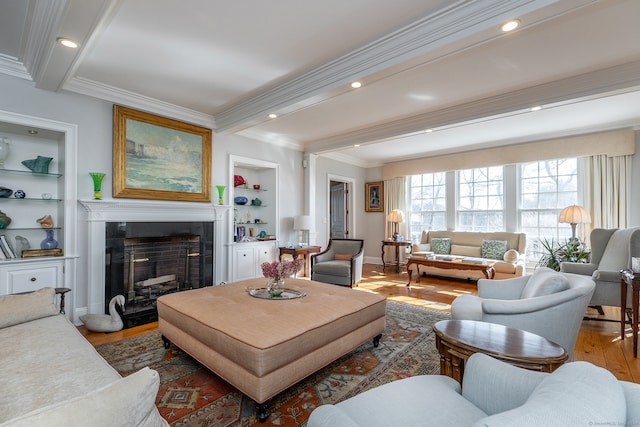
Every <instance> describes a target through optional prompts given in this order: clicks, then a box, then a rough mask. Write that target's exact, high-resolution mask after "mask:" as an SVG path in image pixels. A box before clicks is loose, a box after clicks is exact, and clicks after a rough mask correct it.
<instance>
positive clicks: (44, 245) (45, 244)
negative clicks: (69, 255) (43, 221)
mask: <svg viewBox="0 0 640 427" xmlns="http://www.w3.org/2000/svg"><path fill="white" fill-rule="evenodd" d="M44 232H45V233H47V237H45V238H44V240H43V241H42V242H40V249H55V248H57V247H58V241H57V240H56V239H54V238H53V230H45V231H44Z"/></svg>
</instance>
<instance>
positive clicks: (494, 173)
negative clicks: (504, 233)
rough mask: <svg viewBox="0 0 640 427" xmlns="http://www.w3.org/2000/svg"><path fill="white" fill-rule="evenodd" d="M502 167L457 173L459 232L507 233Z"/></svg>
mask: <svg viewBox="0 0 640 427" xmlns="http://www.w3.org/2000/svg"><path fill="white" fill-rule="evenodd" d="M502 177H503V167H502V166H494V167H488V168H475V169H466V170H461V171H458V204H457V220H458V221H457V222H458V224H457V227H456V229H457V230H461V231H499V230H504V203H503V182H502V181H503V179H502Z"/></svg>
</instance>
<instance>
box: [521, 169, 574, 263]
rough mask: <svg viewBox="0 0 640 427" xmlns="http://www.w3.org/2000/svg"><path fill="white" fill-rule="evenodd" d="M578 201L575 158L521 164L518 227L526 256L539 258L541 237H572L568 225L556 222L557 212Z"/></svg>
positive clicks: (532, 259)
mask: <svg viewBox="0 0 640 427" xmlns="http://www.w3.org/2000/svg"><path fill="white" fill-rule="evenodd" d="M577 200H578V160H577V159H576V158H571V159H557V160H546V161H541V162H531V163H522V164H520V208H519V223H520V230H521V231H522V232H525V233H527V258H529V260H530V261H537V260H538V258H539V257H540V253H539V249H538V247H539V243H540V240H541V239H547V240H549V241H551V240H556V241H557V240H564V239H566V238H569V237H571V228H570V226H569V225H568V224H559V223H558V215H559V214H560V211H561V210H562V209H563V208H564V207H566V206H569V205H575V204H577Z"/></svg>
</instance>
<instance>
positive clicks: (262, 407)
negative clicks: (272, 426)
mask: <svg viewBox="0 0 640 427" xmlns="http://www.w3.org/2000/svg"><path fill="white" fill-rule="evenodd" d="M270 404H271V399H269V400H267V401H266V402H263V403H258V404H256V412H257V414H258V421H260V422H261V423H264V422H265V421H267V418H269V406H270Z"/></svg>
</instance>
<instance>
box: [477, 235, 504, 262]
mask: <svg viewBox="0 0 640 427" xmlns="http://www.w3.org/2000/svg"><path fill="white" fill-rule="evenodd" d="M505 252H507V241H506V240H483V241H482V258H487V259H498V260H499V259H502V257H504V253H505Z"/></svg>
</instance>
